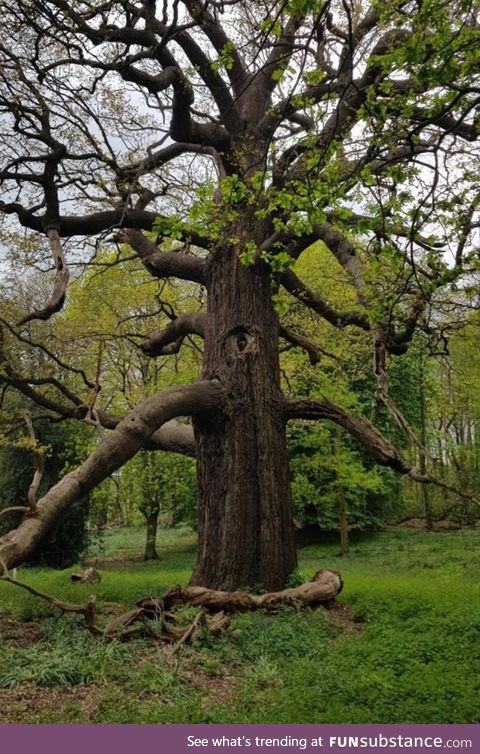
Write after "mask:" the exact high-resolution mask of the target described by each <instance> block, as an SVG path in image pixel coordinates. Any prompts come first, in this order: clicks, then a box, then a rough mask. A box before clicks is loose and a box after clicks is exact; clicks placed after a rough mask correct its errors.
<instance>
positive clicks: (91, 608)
mask: <svg viewBox="0 0 480 754" xmlns="http://www.w3.org/2000/svg"><path fill="white" fill-rule="evenodd" d="M0 580H2V581H6V582H7V583H9V584H12V585H13V586H18V587H20V588H21V589H25V590H26V591H27V592H29V593H30V594H33V595H34V596H35V597H39V598H40V599H42V600H44V601H45V602H48V604H49V605H52V606H53V607H56V608H58V609H59V610H61V611H62V612H63V613H78V614H80V615H83V617H84V620H85V625H86V627H87V629H88V630H89V631H90V632H91V633H93V634H95V635H96V636H102V637H103V638H104V639H107V640H109V639H120V640H126V639H130V638H133V637H139V636H150V637H153V638H154V639H155V640H156V641H161V642H165V643H168V644H170V645H171V650H170V652H171V654H172V655H173V654H175V653H176V652H177V651H178V650H179V649H180V647H181V646H183V645H184V644H188V643H192V642H193V641H194V640H195V639H196V638H197V637H198V635H199V633H200V632H201V631H202V629H205V630H208V631H210V632H211V633H214V634H216V633H220V632H221V631H223V630H225V629H226V628H228V626H229V625H230V615H231V614H232V613H237V612H245V611H249V610H257V609H259V608H266V609H272V608H274V607H277V606H279V605H291V606H294V607H296V608H298V609H299V608H302V607H307V606H309V607H312V606H314V605H319V604H323V605H324V606H330V605H331V604H332V603H333V602H334V600H335V597H336V595H337V594H339V593H340V592H341V590H342V587H343V582H342V579H341V576H340V574H339V573H338V572H337V571H329V570H325V569H322V570H320V571H317V573H316V574H315V576H314V577H313V581H308V582H306V583H305V584H301V585H300V586H298V587H294V588H291V589H283V590H282V591H280V592H268V593H266V594H249V593H248V592H240V591H237V592H219V591H215V590H213V589H207V588H205V587H199V586H189V587H180V586H177V587H175V588H173V589H169V590H168V591H166V592H165V593H164V594H163V596H162V597H145V598H143V599H140V600H139V601H138V602H137V607H136V608H134V609H132V610H129V611H128V612H126V613H123V614H122V615H119V616H118V617H117V618H115V619H114V620H113V621H111V622H110V623H108V624H107V625H106V626H104V627H103V628H101V627H100V626H98V625H97V623H96V611H95V596H93V595H91V596H90V597H89V598H88V599H87V600H86V602H85V603H84V604H80V605H76V604H72V603H69V602H63V601H62V600H59V599H57V598H56V597H52V596H51V595H49V594H45V593H44V592H40V591H39V590H38V589H35V588H34V587H32V586H30V584H25V583H24V582H22V581H18V579H16V578H13V577H12V576H10V575H9V574H8V572H7V570H6V569H5V570H4V571H3V575H2V576H0ZM180 605H192V606H194V607H199V608H200V611H199V612H198V613H197V614H196V615H195V618H194V619H193V621H192V623H190V624H189V625H188V626H179V625H177V623H176V621H177V619H176V616H175V615H174V614H173V613H172V612H171V608H174V607H178V606H180ZM212 613H213V614H212Z"/></svg>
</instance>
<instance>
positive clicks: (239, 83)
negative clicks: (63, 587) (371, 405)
mask: <svg viewBox="0 0 480 754" xmlns="http://www.w3.org/2000/svg"><path fill="white" fill-rule="evenodd" d="M477 9H478V8H477V4H476V2H475V0H470V1H469V0H454V2H450V3H448V4H445V3H443V2H439V0H426V1H425V2H422V3H421V4H418V3H416V2H413V1H412V2H408V1H406V2H404V1H403V0H402V1H401V2H400V1H399V2H397V0H393V1H391V2H388V3H385V4H384V3H382V4H377V3H373V4H372V5H367V4H366V3H364V2H349V1H348V0H347V2H345V1H344V0H342V2H340V1H339V2H337V1H336V0H331V1H328V0H326V1H325V0H324V1H323V2H319V1H318V0H287V1H284V0H282V1H281V2H273V3H270V4H268V5H266V4H264V3H262V2H260V3H255V4H253V3H248V2H243V1H242V0H233V1H232V2H229V3H228V4H224V3H223V2H218V3H217V2H215V0H211V2H206V3H204V4H200V3H198V2H197V0H182V2H180V1H179V0H175V1H174V2H173V3H172V4H171V5H165V4H164V5H163V6H162V7H160V5H158V7H157V5H156V3H155V2H154V0H147V1H146V2H144V3H136V2H129V0H107V2H105V3H102V4H101V5H100V6H98V7H92V6H91V5H90V4H88V3H84V2H83V1H82V0H76V2H74V3H65V2H64V0H47V2H43V1H42V2H39V0H16V2H14V3H9V4H8V6H7V5H6V4H3V5H2V24H4V26H5V29H8V34H4V35H3V38H4V40H7V39H8V40H9V41H8V42H6V41H3V42H2V45H1V47H0V54H1V58H2V60H1V62H2V72H1V80H0V89H1V92H0V111H1V113H2V118H3V121H4V125H5V128H4V129H3V134H4V136H3V137H2V138H3V143H2V153H3V155H4V162H3V166H2V170H1V171H0V178H1V179H2V184H3V196H4V201H3V202H2V209H3V213H4V215H5V217H6V219H7V222H6V227H5V232H6V234H8V235H9V240H10V241H11V242H12V244H11V248H14V249H15V254H17V247H16V245H15V242H16V241H17V240H19V236H21V235H22V233H23V232H26V233H27V235H28V239H29V240H28V242H27V244H26V245H25V244H24V245H23V247H21V246H20V247H19V248H20V252H19V256H20V257H21V256H23V254H24V250H25V249H26V252H25V254H26V256H27V258H28V259H31V258H32V257H33V258H34V259H35V260H38V262H39V263H42V260H44V255H45V253H46V252H48V253H50V254H51V256H52V257H53V263H54V267H55V278H54V282H53V288H52V292H51V295H50V297H49V299H48V300H47V301H43V302H40V301H39V302H38V304H35V306H34V309H33V311H32V310H30V311H25V312H24V314H23V316H22V318H21V320H20V322H19V323H17V325H16V327H15V328H12V330H13V334H14V335H19V334H20V335H21V336H22V337H24V335H23V333H25V332H29V331H30V327H31V326H32V325H33V323H34V322H35V321H36V320H41V321H45V320H47V319H48V318H49V317H50V316H51V315H52V314H53V313H54V312H56V311H58V310H59V309H61V307H62V306H63V303H64V299H65V294H66V287H67V284H68V264H71V263H75V264H76V263H77V262H78V260H80V261H81V262H87V261H89V260H91V259H92V256H93V257H94V255H95V249H98V248H99V245H102V244H103V245H104V244H105V243H106V242H107V241H108V239H111V240H112V241H115V240H116V241H117V243H118V242H120V243H121V244H122V246H121V248H120V249H119V257H118V258H119V261H120V260H121V259H122V258H123V254H124V253H125V252H124V251H123V249H125V248H126V247H127V246H129V247H130V249H131V252H128V253H131V254H134V255H135V257H136V259H137V260H139V261H140V262H141V263H142V264H143V265H144V267H145V269H146V270H148V272H149V273H150V274H151V275H152V276H153V277H154V278H155V279H158V280H164V279H165V278H170V277H176V278H179V279H182V280H186V281H190V282H191V283H193V284H196V285H197V286H204V287H205V290H206V296H207V305H206V312H205V313H203V314H199V313H198V311H197V309H193V310H190V311H186V312H184V313H182V314H181V315H180V316H178V317H176V318H175V319H173V320H172V321H171V322H170V323H169V324H168V325H167V327H164V328H163V329H162V330H161V331H160V332H159V333H157V334H153V335H151V336H150V337H149V338H148V339H147V340H146V341H145V342H144V343H143V346H142V348H143V351H144V352H145V353H146V354H148V355H150V356H152V357H155V356H164V355H168V354H172V353H173V354H175V353H177V352H178V351H179V349H180V348H181V346H182V344H183V343H184V342H185V340H186V339H187V338H188V337H189V336H190V335H191V334H196V335H199V336H203V337H204V355H203V368H202V375H201V380H200V381H197V382H193V383H190V384H184V385H180V386H178V387H173V388H170V389H168V390H167V391H165V392H162V393H155V394H153V395H149V396H148V397H146V398H145V399H143V400H140V401H139V402H138V403H137V405H136V406H135V407H134V408H132V409H131V410H130V412H128V413H127V414H126V415H125V416H123V417H121V416H119V415H118V414H112V413H111V412H110V411H109V410H108V400H106V401H105V400H104V399H102V398H101V392H100V393H99V394H98V395H97V393H98V390H96V392H95V400H94V401H93V402H92V398H91V395H92V394H91V393H90V399H84V398H83V397H80V396H78V395H77V394H72V393H71V391H70V388H69V387H68V388H67V387H66V386H65V385H64V384H63V383H62V382H60V381H59V380H58V379H57V378H55V379H57V383H55V385H54V387H55V389H56V390H57V392H59V393H62V395H61V396H59V400H58V401H56V402H55V401H51V400H50V399H48V400H49V406H48V407H49V409H50V410H52V411H54V412H56V413H58V414H60V415H61V416H73V417H77V418H79V419H87V420H88V421H94V423H95V424H96V425H97V427H98V428H99V430H100V429H101V428H104V429H106V430H113V431H112V432H111V433H110V434H106V435H104V439H103V440H102V442H101V444H100V445H99V446H98V448H97V450H96V451H95V452H94V453H93V454H92V455H91V456H90V457H89V458H88V459H87V460H86V461H85V462H84V464H82V465H81V466H80V467H79V468H78V469H77V470H76V471H75V472H72V473H71V474H69V475H67V476H66V477H65V478H64V479H63V480H62V482H61V483H60V484H59V485H57V486H56V487H54V488H53V489H52V490H51V491H49V492H48V493H47V494H46V495H45V496H44V498H43V499H42V501H41V502H39V504H38V507H37V511H36V514H35V515H30V516H29V517H27V518H25V519H24V521H23V522H22V524H21V525H20V527H18V529H17V530H16V531H15V533H14V534H13V535H12V536H11V537H10V538H9V539H8V540H5V541H4V542H3V543H2V545H1V549H0V554H1V556H2V558H3V561H4V563H5V564H6V565H7V566H10V565H12V564H15V563H17V562H20V561H21V560H22V559H24V558H25V557H26V556H27V555H28V553H29V552H30V551H31V550H32V549H33V548H34V547H35V545H36V543H37V542H38V540H39V539H40V538H41V537H42V536H43V535H44V533H45V531H46V530H47V529H48V528H49V527H50V526H52V524H53V522H54V520H55V519H56V517H57V516H58V515H59V514H60V513H61V511H63V510H64V509H65V508H66V507H67V506H68V505H70V504H71V503H72V502H73V501H74V500H75V499H77V498H78V497H79V496H80V495H82V494H85V493H86V492H88V491H89V490H90V489H92V488H93V487H95V486H96V485H97V484H98V483H99V482H101V481H102V480H103V479H104V478H106V477H107V476H108V475H109V474H111V473H112V472H113V471H114V470H116V469H117V468H119V467H120V466H121V465H122V464H124V463H125V462H126V461H127V460H128V459H129V458H131V457H132V456H133V455H134V454H135V453H136V452H138V451H139V450H140V449H141V448H142V447H160V448H163V449H170V450H171V449H175V450H178V449H182V450H183V451H185V450H186V449H187V446H188V445H189V446H190V451H191V452H193V437H192V436H191V435H190V436H189V434H188V429H187V430H186V429H185V426H184V425H177V424H175V423H174V424H169V425H168V426H163V425H165V423H166V422H167V421H168V422H170V420H172V419H174V418H175V417H177V416H180V415H187V416H192V417H193V429H194V441H195V452H196V458H197V470H198V474H197V476H198V490H199V549H198V561H197V566H196V568H195V572H194V575H193V578H192V580H193V582H194V583H202V584H205V585H208V586H211V587H224V588H230V587H236V586H239V585H242V584H243V585H245V584H252V583H259V582H262V583H264V584H265V585H266V586H267V587H268V588H270V589H273V588H275V587H278V586H281V585H283V584H284V582H285V579H286V578H287V576H288V574H289V573H290V572H291V570H292V569H293V568H294V566H295V562H296V561H295V549H294V539H293V525H292V505H291V495H290V488H289V479H288V459H287V447H286V436H285V425H286V422H287V421H289V420H291V419H298V418H303V419H309V420H318V419H329V420H331V421H334V422H335V423H336V424H338V425H339V426H341V427H343V428H344V429H345V430H347V431H348V432H350V433H351V434H352V436H353V437H354V438H355V439H356V441H357V442H361V443H362V444H363V445H364V446H365V447H366V448H367V449H368V450H369V452H370V453H371V454H372V456H373V457H374V458H375V459H376V460H377V461H378V462H380V463H381V464H384V465H386V466H389V467H391V468H393V469H395V470H396V471H399V472H401V473H403V474H410V475H411V476H415V477H416V478H423V480H424V481H428V480H429V479H430V477H427V476H426V475H423V474H420V473H419V472H417V471H415V470H413V469H412V467H411V465H410V464H409V463H408V462H406V461H405V460H403V459H402V458H401V456H400V454H399V452H398V451H397V450H396V449H395V448H394V446H393V445H392V443H391V442H390V441H389V440H387V439H386V438H384V437H383V436H382V434H381V433H380V432H379V431H378V429H376V428H375V427H374V426H373V425H372V424H371V423H370V422H369V421H368V420H367V419H365V418H363V417H361V416H357V415H354V414H350V413H348V412H346V411H345V410H344V409H343V408H341V407H339V406H337V405H335V404H334V403H333V402H332V401H330V400H328V399H327V398H322V399H321V400H314V399H311V398H306V397H300V398H296V397H293V396H292V397H290V396H285V395H284V394H283V393H282V390H281V384H280V365H279V338H281V339H282V342H283V341H284V340H286V341H287V342H289V343H290V344H292V343H293V344H294V345H296V346H298V345H301V346H303V347H304V348H305V349H306V351H307V353H308V354H309V355H310V358H312V354H313V350H312V348H311V345H309V342H308V340H307V339H305V337H303V335H301V334H299V333H296V332H293V331H291V330H289V329H288V328H285V326H284V325H283V323H282V314H285V303H284V294H283V293H282V291H286V292H287V294H288V296H290V297H292V298H293V299H294V300H296V301H298V302H300V303H301V304H302V305H303V306H305V307H307V308H309V309H310V310H311V311H314V312H316V314H317V315H318V316H319V317H320V318H323V319H324V320H325V321H327V322H328V323H330V325H332V326H334V327H340V328H342V327H352V328H357V329H358V330H360V331H363V332H364V333H366V334H367V336H368V337H369V338H370V339H371V343H372V344H373V351H374V374H375V377H376V380H377V386H376V397H377V400H378V401H379V402H380V403H382V404H383V405H384V406H386V407H387V408H388V410H389V411H390V413H391V414H392V415H393V416H394V417H395V420H396V421H397V423H398V424H399V425H400V426H401V427H402V429H403V431H404V432H405V433H406V434H407V435H408V436H409V437H410V440H411V441H413V433H412V431H411V429H410V428H409V426H408V423H407V422H406V420H405V417H404V416H403V414H402V412H401V411H400V410H399V408H398V407H397V406H396V404H395V403H394V402H393V400H392V398H391V396H390V393H389V384H388V375H387V363H388V356H387V355H388V354H389V353H390V354H401V353H403V352H404V351H405V350H406V349H407V348H408V345H409V343H410V341H411V339H412V337H413V334H414V332H415V330H416V328H421V329H423V330H425V331H426V332H427V333H428V334H429V335H430V336H432V335H433V334H434V331H435V329H436V324H435V323H437V322H440V323H442V324H443V321H444V318H445V317H447V316H448V312H449V310H450V309H451V301H452V294H451V288H452V286H455V288H456V290H457V291H458V290H459V289H460V287H461V285H462V280H465V279H467V280H468V282H469V285H470V287H469V288H468V289H467V288H465V289H464V290H463V293H462V292H460V293H455V299H456V300H458V299H459V298H460V299H461V300H462V301H464V302H465V303H466V304H468V305H472V304H475V300H476V293H474V292H473V290H472V287H471V282H472V279H473V278H474V276H475V274H476V268H477V257H476V253H475V247H474V245H473V241H472V233H475V232H477V229H478V223H477V219H476V212H477V208H478V167H477V164H476V161H477V160H478V153H477V152H475V151H474V144H475V142H476V140H477V134H478V117H477V114H476V110H477V106H478V100H479V97H478V49H479V47H478V36H479V33H478V21H477V16H476V11H477ZM9 220H13V222H12V223H11V224H10V222H9ZM318 240H321V241H322V242H323V243H324V244H325V246H326V247H327V248H328V249H329V251H330V252H331V254H332V256H333V257H334V258H335V260H336V261H337V262H338V264H339V266H340V267H341V268H342V269H343V271H344V274H345V276H347V277H348V280H349V281H350V286H351V290H352V293H353V299H352V303H351V306H350V307H349V308H348V309H346V310H338V309H336V308H335V307H334V306H332V305H331V303H330V302H329V301H328V299H327V298H326V297H325V296H323V295H321V294H319V293H317V292H316V291H315V290H313V289H311V288H310V287H309V285H308V283H307V282H305V281H304V280H302V279H301V278H300V277H299V276H298V275H297V274H296V273H295V271H293V270H292V269H291V267H292V264H293V262H294V260H295V259H297V258H298V257H299V256H300V255H301V254H302V252H303V251H304V250H305V249H307V248H308V247H309V246H310V245H311V244H312V243H313V242H315V241H318ZM12 261H13V263H14V265H15V266H16V267H17V269H18V268H19V266H20V264H21V259H20V258H16V257H14V258H13V260H12ZM308 282H310V280H309V281H308ZM320 282H321V281H320ZM279 315H280V317H279ZM10 324H11V323H10ZM7 329H8V328H7ZM12 330H11V331H10V334H12ZM7 337H10V336H9V335H8V336H7ZM2 358H3V378H2V379H3V380H4V381H5V382H7V383H8V384H11V385H14V386H16V387H17V388H18V389H20V390H22V391H23V392H24V393H28V394H29V395H30V396H31V397H32V398H33V397H34V396H35V398H36V399H37V400H38V401H40V402H41V403H42V402H43V405H44V406H45V407H47V406H46V401H47V399H46V398H45V394H44V392H43V391H42V389H41V387H42V385H37V388H34V385H35V383H34V382H32V378H31V376H30V375H27V376H25V375H24V373H23V372H22V371H21V369H20V370H19V369H17V368H16V367H14V366H13V365H12V364H11V363H10V362H9V359H8V354H7V353H6V351H5V349H4V351H3V357H2ZM99 361H100V359H98V362H99ZM97 371H98V370H97ZM95 374H96V373H94V374H93V375H92V376H90V377H88V381H89V382H90V383H91V384H93V386H94V391H95V388H96V387H98V384H97V383H98V380H96V378H95ZM71 377H72V378H73V379H74V380H76V381H78V380H79V379H82V375H81V374H78V373H76V372H73V373H71ZM37 379H38V378H37ZM49 384H50V386H51V385H52V382H51V379H50V382H49ZM68 393H70V395H69V394H68ZM60 399H61V402H60Z"/></svg>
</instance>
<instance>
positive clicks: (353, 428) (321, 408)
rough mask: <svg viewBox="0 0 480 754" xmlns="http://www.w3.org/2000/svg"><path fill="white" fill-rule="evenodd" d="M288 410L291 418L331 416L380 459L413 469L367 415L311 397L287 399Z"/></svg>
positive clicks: (400, 468) (402, 468) (401, 470)
mask: <svg viewBox="0 0 480 754" xmlns="http://www.w3.org/2000/svg"><path fill="white" fill-rule="evenodd" d="M285 413H286V416H287V418H288V419H311V420H315V419H329V420H330V421H333V422H335V424H338V425H339V426H341V427H343V428H344V429H346V430H347V432H349V433H350V434H351V435H352V436H353V437H355V439H357V440H358V441H359V442H361V443H362V445H363V446H364V447H365V448H366V449H367V450H368V452H369V453H370V454H371V455H372V456H373V458H374V459H375V460H376V461H377V462H378V463H380V464H382V465H383V466H389V467H390V468H392V469H394V470H395V471H398V472H399V473H400V474H409V473H410V472H411V467H410V466H408V465H407V464H406V463H405V461H404V460H403V459H402V458H401V457H400V455H399V453H398V452H397V450H396V449H395V448H394V446H393V445H392V444H391V442H389V441H388V440H387V439H386V438H385V437H384V436H383V435H382V434H381V432H380V431H379V430H378V429H377V428H376V427H374V426H373V424H372V423H371V422H369V421H368V419H366V418H365V417H364V416H351V414H348V413H347V412H346V411H344V410H343V409H342V408H340V407H339V406H336V405H335V404H334V403H331V402H330V401H328V400H326V399H324V400H322V401H312V400H309V399H308V398H305V399H303V398H300V399H297V400H286V401H285Z"/></svg>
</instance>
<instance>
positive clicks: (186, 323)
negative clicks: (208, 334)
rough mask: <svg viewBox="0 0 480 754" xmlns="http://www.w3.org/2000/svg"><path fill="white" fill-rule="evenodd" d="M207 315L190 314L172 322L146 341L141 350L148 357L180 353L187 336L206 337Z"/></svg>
mask: <svg viewBox="0 0 480 754" xmlns="http://www.w3.org/2000/svg"><path fill="white" fill-rule="evenodd" d="M205 321H206V314H203V313H201V312H189V313H186V314H182V315H181V316H180V317H177V319H174V320H172V322H170V324H169V325H168V327H166V328H165V330H162V332H160V333H158V334H157V335H152V337H151V338H149V339H148V340H145V341H144V342H143V343H142V344H141V349H142V351H143V352H144V353H146V354H147V356H167V355H169V354H173V353H178V351H179V350H180V348H181V345H182V343H183V341H184V340H185V338H186V337H187V335H192V334H193V335H200V336H201V337H202V338H203V337H205Z"/></svg>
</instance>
